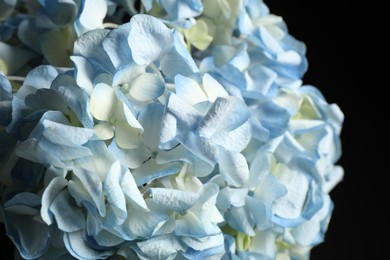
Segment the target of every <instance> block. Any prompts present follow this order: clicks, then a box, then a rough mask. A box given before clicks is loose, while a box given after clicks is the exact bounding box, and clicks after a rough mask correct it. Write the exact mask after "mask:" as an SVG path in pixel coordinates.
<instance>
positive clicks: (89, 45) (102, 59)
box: [72, 0, 116, 92]
mask: <svg viewBox="0 0 390 260" xmlns="http://www.w3.org/2000/svg"><path fill="white" fill-rule="evenodd" d="M99 1H100V0H99ZM108 33H109V30H103V29H97V30H93V31H89V32H86V33H84V34H82V35H81V36H80V37H79V38H78V39H77V40H76V42H75V43H74V50H73V55H75V56H82V57H85V58H87V59H88V61H89V62H90V63H91V64H92V66H93V67H94V69H95V72H96V73H95V74H96V75H97V74H99V73H97V72H98V71H99V72H110V73H111V74H114V72H115V71H116V69H115V67H114V65H113V64H112V62H111V60H110V57H109V55H108V54H107V53H106V51H105V50H104V49H103V46H102V42H103V41H104V39H105V38H106V36H107V34H108ZM72 60H73V59H72ZM81 64H82V63H81ZM83 65H84V66H83V67H82V68H88V67H85V64H83ZM87 92H88V91H87Z"/></svg>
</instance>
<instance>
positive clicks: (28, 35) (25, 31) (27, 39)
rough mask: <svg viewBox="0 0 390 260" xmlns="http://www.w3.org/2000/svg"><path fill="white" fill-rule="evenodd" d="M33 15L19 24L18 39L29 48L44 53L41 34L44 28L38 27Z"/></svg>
mask: <svg viewBox="0 0 390 260" xmlns="http://www.w3.org/2000/svg"><path fill="white" fill-rule="evenodd" d="M34 20H35V19H34V18H33V17H30V18H27V19H24V20H23V21H22V22H21V23H20V24H19V26H18V30H17V35H18V39H19V40H20V41H21V42H22V43H23V44H25V45H26V46H27V47H28V48H29V49H31V50H33V51H34V52H36V53H42V51H41V45H40V37H39V35H40V34H41V33H42V32H43V29H39V28H37V26H36V25H35V21H34Z"/></svg>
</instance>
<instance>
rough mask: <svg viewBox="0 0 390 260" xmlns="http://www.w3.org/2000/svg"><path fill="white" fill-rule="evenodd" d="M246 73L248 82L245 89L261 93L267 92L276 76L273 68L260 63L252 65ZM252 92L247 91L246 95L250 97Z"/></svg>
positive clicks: (265, 93)
mask: <svg viewBox="0 0 390 260" xmlns="http://www.w3.org/2000/svg"><path fill="white" fill-rule="evenodd" d="M248 73H249V76H250V80H247V83H248V84H247V89H246V90H247V91H248V92H252V93H253V92H255V93H260V94H262V95H267V94H268V92H269V91H270V89H271V87H272V86H273V84H274V83H275V80H276V78H277V76H278V75H277V74H276V73H275V72H274V71H273V70H271V69H269V68H268V67H266V66H263V65H261V64H256V65H255V66H252V67H251V68H250V69H249V71H248ZM252 93H249V94H248V95H247V96H246V97H247V98H251V94H252Z"/></svg>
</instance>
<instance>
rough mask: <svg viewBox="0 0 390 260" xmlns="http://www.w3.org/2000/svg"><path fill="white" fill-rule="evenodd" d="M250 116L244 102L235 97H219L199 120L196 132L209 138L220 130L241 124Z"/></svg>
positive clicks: (229, 129) (228, 129) (230, 128)
mask: <svg viewBox="0 0 390 260" xmlns="http://www.w3.org/2000/svg"><path fill="white" fill-rule="evenodd" d="M249 117H250V111H249V109H248V107H247V106H246V104H245V103H244V102H243V101H242V100H240V99H238V98H236V97H232V96H229V97H219V98H217V99H216V100H215V102H214V104H213V106H212V107H211V108H210V110H209V111H208V113H207V114H206V115H205V117H204V118H203V119H202V121H200V123H199V127H198V128H197V132H198V133H199V135H200V136H202V137H206V138H210V137H212V136H213V135H214V134H216V133H219V132H220V131H232V130H234V129H236V128H238V127H239V126H241V125H243V124H244V123H245V122H246V121H247V120H248V119H249Z"/></svg>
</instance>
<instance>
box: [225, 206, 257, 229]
mask: <svg viewBox="0 0 390 260" xmlns="http://www.w3.org/2000/svg"><path fill="white" fill-rule="evenodd" d="M225 219H226V222H227V223H228V224H229V225H230V226H231V227H232V228H234V229H235V230H237V231H240V232H242V233H244V234H247V235H248V236H254V235H255V231H254V229H253V227H254V225H255V220H254V219H253V216H252V214H251V213H250V211H249V210H248V209H247V207H238V208H236V207H232V208H231V209H230V210H229V211H227V212H226V213H225Z"/></svg>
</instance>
